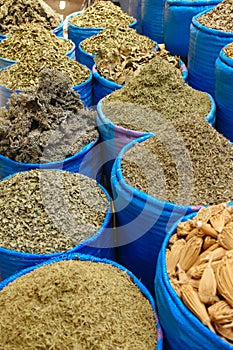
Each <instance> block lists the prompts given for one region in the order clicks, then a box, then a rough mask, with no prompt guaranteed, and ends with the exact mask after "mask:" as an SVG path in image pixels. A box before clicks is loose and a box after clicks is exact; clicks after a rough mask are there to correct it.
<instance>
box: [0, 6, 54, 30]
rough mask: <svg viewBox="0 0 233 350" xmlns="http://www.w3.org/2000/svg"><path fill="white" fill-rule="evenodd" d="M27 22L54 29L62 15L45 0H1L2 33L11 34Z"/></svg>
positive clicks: (0, 19) (0, 27) (0, 18)
mask: <svg viewBox="0 0 233 350" xmlns="http://www.w3.org/2000/svg"><path fill="white" fill-rule="evenodd" d="M25 23H27V24H28V25H30V24H32V23H41V24H42V25H43V26H44V27H45V28H47V29H53V28H56V27H57V26H58V25H59V24H60V16H59V15H58V14H57V13H56V12H54V10H53V9H52V8H51V7H50V6H48V5H47V4H46V3H45V2H44V1H43V0H0V33H2V34H5V35H10V34H12V33H13V32H14V31H15V30H16V29H18V28H19V27H20V26H21V25H22V24H25Z"/></svg>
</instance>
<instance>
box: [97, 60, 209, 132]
mask: <svg viewBox="0 0 233 350" xmlns="http://www.w3.org/2000/svg"><path fill="white" fill-rule="evenodd" d="M108 102H127V103H128V102H131V103H136V104H138V105H140V106H143V107H147V108H150V109H152V110H153V111H156V112H157V113H159V114H162V115H163V116H164V118H166V119H168V120H171V121H173V120H175V119H178V118H182V119H184V120H185V119H186V118H188V117H189V118H190V116H191V115H196V116H200V117H201V118H204V117H205V116H207V114H208V113H209V111H210V108H211V101H210V98H209V96H208V95H207V94H206V93H204V92H201V91H197V90H194V89H193V88H192V87H190V86H188V85H187V84H186V83H185V82H184V81H183V80H182V77H181V74H180V71H179V70H178V69H177V68H175V66H174V65H173V64H170V63H169V62H167V61H166V60H164V59H163V58H161V57H155V58H153V59H152V60H151V61H150V62H149V63H147V64H146V65H145V66H143V67H142V68H141V69H140V70H139V73H138V75H137V76H136V77H134V78H132V79H131V80H130V82H128V83H127V85H126V86H125V87H124V88H123V89H120V90H117V91H114V92H113V93H111V94H110V95H109V96H107V97H106V98H105V99H104V103H106V104H107V103H108ZM202 120H203V119H202ZM130 123H131V124H133V115H132V117H131V120H130ZM141 126H142V128H143V116H142V122H141ZM151 131H155V129H154V130H151Z"/></svg>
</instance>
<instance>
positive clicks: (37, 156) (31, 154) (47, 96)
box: [0, 69, 99, 163]
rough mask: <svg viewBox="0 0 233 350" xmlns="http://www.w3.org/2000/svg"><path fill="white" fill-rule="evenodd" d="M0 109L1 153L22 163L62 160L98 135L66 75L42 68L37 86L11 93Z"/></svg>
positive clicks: (90, 115) (93, 123) (89, 115)
mask: <svg viewBox="0 0 233 350" xmlns="http://www.w3.org/2000/svg"><path fill="white" fill-rule="evenodd" d="M8 105H9V106H8V107H9V108H8V109H6V108H4V107H3V108H1V109H0V154H2V155H4V156H6V157H8V158H10V159H12V160H15V161H17V162H22V163H45V162H54V161H59V160H64V159H65V158H68V157H70V156H73V155H74V154H77V153H78V152H79V151H80V150H81V149H82V148H83V147H84V146H86V145H87V144H89V143H90V142H91V141H93V140H96V139H97V138H98V136H99V134H98V132H97V130H96V122H95V118H96V114H95V113H94V112H92V111H90V110H84V107H83V103H82V102H81V100H80V98H79V94H78V93H76V92H75V91H74V90H73V89H72V88H71V80H70V78H69V77H67V76H66V75H64V74H62V73H61V72H59V71H55V70H52V69H44V70H43V71H42V72H41V74H40V80H39V85H38V86H37V87H32V88H29V89H27V90H25V91H24V92H21V93H19V94H17V93H13V94H12V95H11V97H10V100H9V103H8Z"/></svg>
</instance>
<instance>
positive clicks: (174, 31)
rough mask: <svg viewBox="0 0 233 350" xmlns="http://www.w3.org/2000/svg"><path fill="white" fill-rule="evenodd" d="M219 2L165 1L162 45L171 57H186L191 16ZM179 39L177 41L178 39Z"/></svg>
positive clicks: (203, 0)
mask: <svg viewBox="0 0 233 350" xmlns="http://www.w3.org/2000/svg"><path fill="white" fill-rule="evenodd" d="M219 2H220V0H201V1H199V0H196V1H188V0H181V1H179V0H167V1H166V3H165V10H164V44H165V46H166V49H167V50H168V51H170V52H171V54H172V55H179V56H181V57H183V58H187V56H188V48H189V32H190V24H191V22H192V18H193V16H195V15H197V14H198V13H200V12H203V11H204V10H208V9H210V8H212V7H213V6H214V5H217V4H218V3H219ZM178 38H179V39H178Z"/></svg>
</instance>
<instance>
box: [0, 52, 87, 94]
mask: <svg viewBox="0 0 233 350" xmlns="http://www.w3.org/2000/svg"><path fill="white" fill-rule="evenodd" d="M44 68H50V69H55V70H59V71H61V72H62V73H63V74H66V75H68V77H69V78H70V79H71V81H72V86H75V85H79V84H81V83H83V82H84V81H86V80H87V79H88V78H89V76H90V70H89V69H88V68H87V67H86V66H83V65H82V64H80V63H78V62H77V61H75V60H71V59H70V58H69V57H67V56H64V55H62V54H61V53H57V54H54V55H53V56H50V53H49V52H44V55H43V56H38V57H36V58H35V57H33V56H30V57H29V56H25V59H24V60H22V61H19V62H17V63H15V64H13V65H12V66H10V67H7V68H6V69H4V70H2V71H0V84H1V85H3V86H5V87H7V88H9V89H12V90H25V89H27V88H28V87H31V86H37V85H38V83H39V74H40V72H41V71H42V70H43V69H44Z"/></svg>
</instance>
